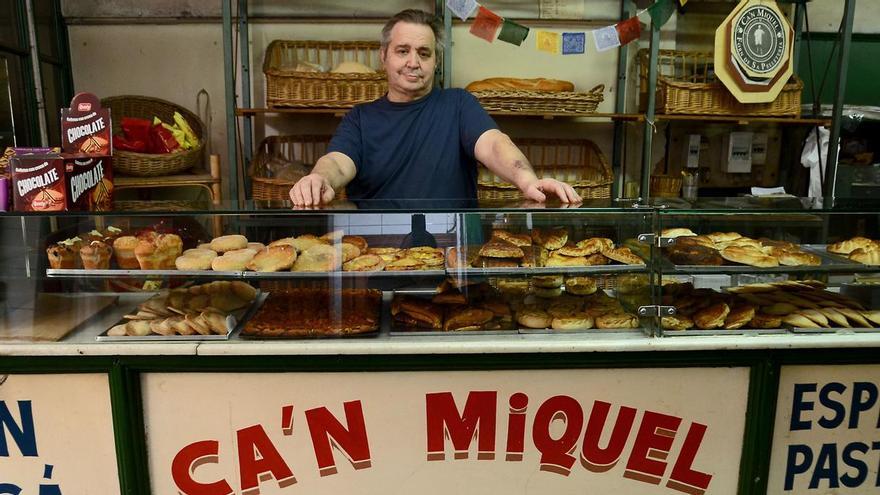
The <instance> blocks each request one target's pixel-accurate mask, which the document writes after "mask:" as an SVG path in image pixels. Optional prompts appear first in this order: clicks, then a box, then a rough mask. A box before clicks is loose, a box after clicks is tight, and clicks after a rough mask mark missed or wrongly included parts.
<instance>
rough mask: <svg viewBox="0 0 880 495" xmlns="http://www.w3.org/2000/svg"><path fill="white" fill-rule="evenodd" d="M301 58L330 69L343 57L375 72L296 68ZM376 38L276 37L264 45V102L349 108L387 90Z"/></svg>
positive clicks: (304, 106)
mask: <svg viewBox="0 0 880 495" xmlns="http://www.w3.org/2000/svg"><path fill="white" fill-rule="evenodd" d="M300 61H308V62H311V63H316V64H320V65H322V66H324V67H325V68H327V69H328V70H329V69H332V68H333V67H336V66H337V65H339V63H341V62H344V61H350V62H359V63H362V64H364V65H366V66H368V67H372V68H374V69H377V71H376V72H374V73H368V74H361V73H339V74H336V73H331V72H303V71H297V70H296V66H297V63H299V62H300ZM380 66H381V63H380V61H379V42H375V41H287V40H275V41H273V42H272V43H270V44H269V47H268V48H266V58H265V59H264V60H263V73H264V74H266V104H267V105H268V106H269V108H279V107H294V108H350V107H352V106H354V105H355V104H358V103H366V102H370V101H373V100H375V99H377V98H379V97H380V96H382V95H384V94H385V92H386V91H387V90H388V82H387V80H386V78H385V72H384V71H382V70H380V69H379V68H380Z"/></svg>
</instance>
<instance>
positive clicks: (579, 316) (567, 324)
mask: <svg viewBox="0 0 880 495" xmlns="http://www.w3.org/2000/svg"><path fill="white" fill-rule="evenodd" d="M594 323H595V321H594V320H593V317H592V316H590V315H588V314H587V313H584V312H577V313H572V314H571V315H569V316H562V317H559V318H553V320H551V321H550V328H552V329H554V330H589V329H590V328H593V325H594Z"/></svg>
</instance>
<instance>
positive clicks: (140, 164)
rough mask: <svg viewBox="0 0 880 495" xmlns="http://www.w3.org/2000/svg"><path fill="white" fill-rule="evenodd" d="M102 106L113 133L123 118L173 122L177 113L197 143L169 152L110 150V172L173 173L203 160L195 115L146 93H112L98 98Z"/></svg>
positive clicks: (202, 141) (202, 143)
mask: <svg viewBox="0 0 880 495" xmlns="http://www.w3.org/2000/svg"><path fill="white" fill-rule="evenodd" d="M101 105H103V106H104V107H105V108H110V112H111V113H110V115H111V117H112V118H111V120H112V121H113V135H116V134H120V133H121V132H122V118H123V117H135V118H139V119H148V120H153V117H159V118H160V119H162V121H163V122H165V123H166V124H169V125H171V124H173V123H174V112H180V114H181V115H183V118H184V119H185V120H186V122H187V123H188V124H189V126H190V127H191V128H192V130H193V132H194V133H195V134H196V137H198V138H199V145H198V146H196V147H195V148H193V149H190V150H184V151H177V152H175V153H168V154H151V153H136V152H134V151H123V150H118V149H114V150H113V171H114V173H121V174H125V175H134V176H138V177H156V176H159V175H172V174H177V173H180V172H183V171H185V170H189V169H191V168H192V167H194V166H195V165H198V164H200V163H202V150H203V149H204V147H205V130H204V125H203V124H202V121H201V120H200V119H199V118H198V117H197V116H196V114H194V113H192V112H190V111H189V110H187V109H185V108H183V107H181V106H178V105H175V104H174V103H171V102H169V101H165V100H160V99H159V98H152V97H149V96H133V95H123V96H112V97H110V98H104V99H102V100H101Z"/></svg>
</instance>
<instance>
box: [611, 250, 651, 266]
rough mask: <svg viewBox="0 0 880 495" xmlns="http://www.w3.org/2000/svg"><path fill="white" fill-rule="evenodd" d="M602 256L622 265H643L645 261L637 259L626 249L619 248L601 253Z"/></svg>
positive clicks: (636, 256)
mask: <svg viewBox="0 0 880 495" xmlns="http://www.w3.org/2000/svg"><path fill="white" fill-rule="evenodd" d="M602 255H603V256H605V257H606V258H609V259H612V260H614V261H617V262H620V263H624V264H626V265H644V264H645V260H643V259H642V258H639V257H638V255H636V254H635V253H633V252H632V250H631V249H630V248H628V247H619V248H614V249H608V250H606V251H602Z"/></svg>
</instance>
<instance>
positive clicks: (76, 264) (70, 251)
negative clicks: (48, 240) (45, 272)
mask: <svg viewBox="0 0 880 495" xmlns="http://www.w3.org/2000/svg"><path fill="white" fill-rule="evenodd" d="M80 249H82V239H80V238H79V237H72V238H70V239H65V240H63V241H61V242H59V243H57V244H53V245H51V246H49V247H48V248H46V255H47V256H48V257H49V266H50V267H51V268H54V269H59V268H80V267H82V259H81V258H80V256H79V251H80Z"/></svg>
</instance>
